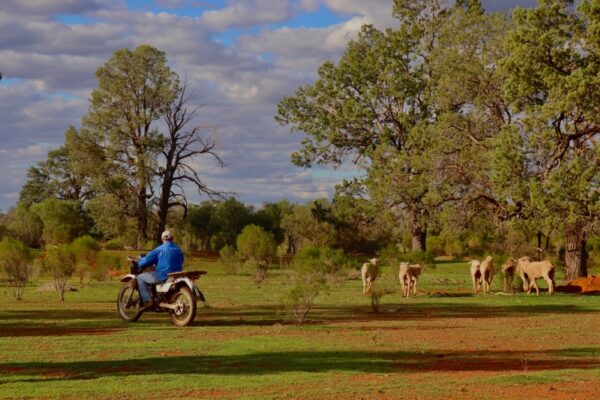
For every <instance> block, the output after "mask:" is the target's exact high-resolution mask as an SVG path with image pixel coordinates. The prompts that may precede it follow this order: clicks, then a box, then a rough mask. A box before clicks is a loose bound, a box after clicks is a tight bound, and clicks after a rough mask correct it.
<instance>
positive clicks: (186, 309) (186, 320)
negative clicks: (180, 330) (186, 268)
mask: <svg viewBox="0 0 600 400" xmlns="http://www.w3.org/2000/svg"><path fill="white" fill-rule="evenodd" d="M170 303H171V304H172V305H174V306H175V309H174V310H171V322H173V325H175V326H186V325H189V324H191V323H192V322H193V321H194V318H195V317H196V298H195V297H194V294H193V293H192V291H191V290H190V289H189V288H187V287H181V288H179V290H178V291H177V292H175V294H174V295H173V296H172V297H171V301H170Z"/></svg>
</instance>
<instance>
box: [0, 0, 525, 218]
mask: <svg viewBox="0 0 600 400" xmlns="http://www.w3.org/2000/svg"><path fill="white" fill-rule="evenodd" d="M507 1H510V2H513V3H514V2H515V0H507ZM532 1H533V0H532ZM527 2H528V0H523V1H522V2H521V4H525V3H527ZM485 3H486V5H489V6H490V7H496V8H498V7H499V6H501V3H502V2H500V1H499V0H487V1H485ZM210 4H213V5H214V3H208V2H204V1H202V0H155V1H154V2H148V3H147V4H146V5H147V6H148V7H144V8H143V10H142V11H140V10H139V9H128V8H127V7H126V1H125V0H1V1H0V70H1V71H2V73H3V74H4V76H5V78H6V79H4V80H3V81H1V82H0V115H2V118H1V119H0V140H2V146H1V151H0V170H2V171H3V174H0V209H3V210H6V209H7V208H8V207H9V206H11V205H13V204H14V199H15V194H16V193H18V192H19V190H20V187H21V186H22V185H23V183H24V182H25V179H26V172H27V168H28V167H29V166H30V165H31V164H33V163H35V162H37V161H40V160H42V159H44V158H45V155H46V153H47V151H49V150H51V149H53V148H56V147H58V146H59V145H61V144H62V143H63V140H64V132H65V130H66V129H67V127H68V126H69V124H74V125H76V126H77V125H78V124H79V122H80V119H81V117H82V116H83V115H84V114H85V113H86V111H87V106H88V103H87V98H88V96H89V93H90V91H91V90H92V89H93V88H94V87H95V86H96V79H95V75H94V73H95V71H96V69H97V68H98V67H99V66H100V65H102V64H103V63H104V62H106V61H107V60H108V59H109V57H110V56H111V54H112V53H113V52H114V51H115V50H117V49H119V48H124V47H127V48H134V47H136V46H138V45H140V44H150V45H152V46H155V47H157V48H159V49H160V50H162V51H165V52H166V54H167V56H168V58H169V63H170V65H171V66H172V67H173V68H174V69H175V70H176V71H177V72H178V73H179V74H180V75H181V76H182V77H185V79H186V80H187V81H188V82H189V84H190V86H191V88H194V89H197V95H196V96H195V97H194V99H193V100H194V101H193V103H194V104H204V105H205V106H204V107H203V108H201V110H200V114H199V117H198V121H199V123H200V122H201V123H210V124H214V125H216V127H217V131H218V136H217V140H218V148H217V151H218V153H219V154H220V155H221V156H222V157H223V159H224V160H225V161H226V162H227V163H228V166H227V167H226V168H216V167H215V163H214V162H213V160H211V159H209V158H203V159H200V160H197V161H196V165H197V167H198V170H199V173H200V175H201V176H202V177H204V178H205V179H206V181H207V183H208V184H210V185H211V186H212V187H214V188H216V189H221V190H229V191H233V192H237V193H239V194H240V196H241V197H240V199H241V200H242V201H247V202H250V203H253V204H260V203H261V202H263V201H274V200H277V199H281V198H288V199H291V200H302V199H306V200H309V199H313V198H317V197H324V196H326V195H327V194H329V193H331V191H332V188H333V186H334V185H335V183H337V181H339V179H340V178H341V176H340V175H339V174H337V175H336V174H327V173H322V172H319V171H318V170H308V171H304V170H298V169H297V168H296V167H294V166H293V165H291V163H290V153H291V152H292V151H294V150H295V149H297V148H298V143H299V141H300V139H301V135H298V134H291V133H290V132H289V129H288V128H287V127H280V126H279V125H278V124H277V123H276V122H275V121H274V119H273V116H274V115H275V114H276V112H277V110H276V105H277V102H278V101H279V100H280V99H281V98H282V97H284V96H288V95H292V94H293V93H294V91H295V89H296V88H297V87H298V86H300V85H303V84H306V83H309V82H312V81H314V79H315V78H316V72H317V68H318V67H319V65H321V64H322V63H323V62H324V61H325V60H337V59H338V58H339V57H340V56H341V54H342V53H343V51H344V49H345V48H346V45H347V42H348V41H349V40H351V39H352V38H354V37H356V34H357V32H358V31H359V29H360V26H361V25H362V24H364V23H373V24H375V26H377V27H378V28H380V29H382V28H386V27H389V26H394V23H395V20H394V19H393V18H392V16H391V8H392V0H239V1H234V0H230V1H227V3H226V6H223V7H222V8H220V9H216V10H212V11H204V12H203V13H202V10H204V9H206V7H209V6H210ZM151 5H155V6H159V7H163V8H172V9H173V10H174V11H175V12H176V11H177V8H178V7H198V8H197V10H198V14H197V15H199V16H197V17H194V16H181V15H177V14H175V13H151V12H147V10H150V9H151V8H150V7H149V6H151ZM321 7H326V8H329V10H330V11H331V12H332V13H334V14H336V15H338V16H339V17H341V18H342V19H343V21H342V22H340V23H337V24H332V25H329V26H325V27H320V28H311V27H296V25H298V22H297V20H292V18H294V17H297V16H299V15H302V13H306V12H315V11H317V10H319V9H320V8H321ZM65 14H67V15H70V16H75V17H78V16H84V17H85V18H83V19H78V18H74V19H73V20H75V21H86V23H73V24H67V23H63V22H61V19H59V18H57V16H59V15H63V16H64V15H65ZM63 20H65V19H63ZM286 21H290V24H289V26H288V27H282V26H284V25H285V24H286ZM292 21H294V22H293V23H292ZM273 25H275V26H276V28H274V27H273ZM229 28H234V32H233V37H235V38H236V39H237V40H235V41H234V43H233V44H232V45H230V46H224V45H223V44H221V43H218V42H217V41H216V40H215V39H214V38H215V36H216V35H217V36H218V35H221V34H223V33H225V34H230V33H231V32H228V31H227V29H229ZM240 32H243V33H244V35H243V36H241V37H239V36H236V35H239V34H240ZM11 78H12V79H11ZM190 105H191V104H190ZM352 173H353V171H348V176H350V175H352ZM188 192H189V194H190V195H191V194H192V193H193V192H194V191H193V190H191V189H190V190H188ZM192 199H197V196H196V195H193V196H192Z"/></svg>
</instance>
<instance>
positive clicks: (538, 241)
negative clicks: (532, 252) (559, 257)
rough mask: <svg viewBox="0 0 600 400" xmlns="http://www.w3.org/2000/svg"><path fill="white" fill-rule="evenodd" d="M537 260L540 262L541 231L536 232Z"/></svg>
mask: <svg viewBox="0 0 600 400" xmlns="http://www.w3.org/2000/svg"><path fill="white" fill-rule="evenodd" d="M537 254H538V256H537V260H538V261H542V231H538V232H537Z"/></svg>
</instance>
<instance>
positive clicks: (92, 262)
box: [70, 236, 101, 283]
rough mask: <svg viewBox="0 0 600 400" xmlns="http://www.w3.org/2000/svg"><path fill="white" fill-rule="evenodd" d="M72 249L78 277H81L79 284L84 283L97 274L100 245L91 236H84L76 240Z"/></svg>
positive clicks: (71, 246)
mask: <svg viewBox="0 0 600 400" xmlns="http://www.w3.org/2000/svg"><path fill="white" fill-rule="evenodd" d="M70 248H71V251H72V252H73V254H74V255H75V271H76V275H77V276H78V277H79V282H80V283H83V281H84V279H85V277H86V276H90V275H94V273H95V272H96V267H97V265H96V261H97V255H98V252H99V251H100V250H101V247H100V244H98V242H97V241H96V240H94V238H92V237H91V236H82V237H79V238H77V239H75V240H74V241H73V243H71V245H70Z"/></svg>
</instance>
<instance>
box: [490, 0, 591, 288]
mask: <svg viewBox="0 0 600 400" xmlns="http://www.w3.org/2000/svg"><path fill="white" fill-rule="evenodd" d="M569 3H570V2H566V1H542V2H539V3H538V5H537V7H536V8H533V9H517V10H516V11H515V13H514V14H513V20H514V28H513V29H512V30H511V32H510V34H509V36H508V49H509V51H510V54H509V55H508V56H507V57H505V58H504V59H503V60H502V62H501V66H502V69H503V70H504V74H505V76H506V80H505V83H504V94H505V95H506V97H507V98H508V99H509V100H510V101H511V104H512V106H513V107H514V108H515V110H516V111H517V112H521V113H522V117H521V118H519V119H520V121H519V133H520V134H521V135H522V136H523V138H522V139H520V141H521V142H522V144H519V143H518V142H517V144H519V145H520V147H522V148H523V154H524V156H520V158H517V159H516V161H519V162H520V165H519V164H517V163H514V164H516V165H515V169H516V170H517V173H516V174H514V175H513V176H516V175H519V174H520V173H519V171H528V173H529V174H528V176H525V177H523V178H522V179H521V180H520V181H513V182H511V184H512V185H515V188H516V189H517V193H515V194H514V197H515V204H518V201H519V200H520V193H519V192H518V191H520V190H522V188H523V187H526V188H527V189H528V191H529V196H528V197H527V198H526V199H525V200H526V202H525V203H524V204H523V208H524V209H525V210H526V211H527V213H528V214H529V215H530V216H531V218H532V219H534V220H536V221H537V223H538V225H539V229H540V230H545V229H544V228H549V227H551V228H554V227H555V226H557V225H558V226H560V229H561V230H562V231H563V232H564V234H565V239H566V243H567V246H566V255H565V258H566V263H567V267H568V271H569V278H574V277H577V276H582V275H586V273H587V271H586V257H585V254H584V252H583V246H581V243H585V241H586V240H587V235H588V232H590V231H591V230H592V229H594V226H595V225H596V224H597V222H598V215H599V214H598V213H597V210H598V205H599V204H600V194H599V192H598V191H597V190H593V189H592V188H595V187H597V186H598V182H599V181H600V169H598V165H599V164H598V163H599V160H600V158H599V156H600V151H599V150H598V144H597V135H598V133H597V132H598V129H599V127H600V118H599V116H598V115H599V114H598V107H599V105H600V96H599V95H598V93H596V92H594V91H591V90H590V88H593V87H595V86H596V85H597V78H596V77H597V76H598V75H599V74H600V64H599V63H598V61H597V53H598V50H597V49H598V29H597V22H596V20H597V6H596V5H595V2H593V1H582V2H579V4H578V5H577V7H573V6H572V5H571V4H569ZM515 130H516V129H515ZM514 135H515V136H516V134H514ZM504 153H506V154H505V158H506V159H508V160H515V157H514V156H512V154H514V152H513V153H510V152H506V151H505V152H504ZM521 175H522V174H521ZM592 215H594V217H592V218H590V216H592ZM519 216H520V215H519Z"/></svg>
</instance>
